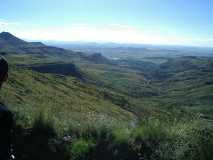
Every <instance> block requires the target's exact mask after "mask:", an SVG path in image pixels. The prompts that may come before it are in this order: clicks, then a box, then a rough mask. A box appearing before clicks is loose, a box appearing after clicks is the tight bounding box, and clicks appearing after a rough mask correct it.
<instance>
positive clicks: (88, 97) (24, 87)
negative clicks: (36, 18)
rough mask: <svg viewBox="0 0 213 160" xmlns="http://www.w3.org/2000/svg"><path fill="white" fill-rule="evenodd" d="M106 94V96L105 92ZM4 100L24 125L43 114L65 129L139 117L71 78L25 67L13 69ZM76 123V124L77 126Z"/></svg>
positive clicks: (97, 91) (3, 91) (3, 96)
mask: <svg viewBox="0 0 213 160" xmlns="http://www.w3.org/2000/svg"><path fill="white" fill-rule="evenodd" d="M105 94H106V93H105ZM1 100H2V101H3V102H4V103H5V104H7V105H8V106H9V108H11V109H12V110H13V111H14V112H15V113H16V114H17V115H16V116H17V117H16V118H17V120H18V121H19V122H20V123H22V125H24V126H30V125H31V124H32V122H33V120H34V118H35V117H36V116H38V115H39V114H44V115H45V116H46V117H47V118H50V119H51V120H54V122H55V123H56V124H57V126H58V125H59V126H58V127H60V128H63V129H65V128H66V127H68V126H69V125H71V124H73V123H74V124H76V123H80V124H82V125H83V123H87V122H88V123H91V124H92V123H94V122H95V121H97V120H99V119H101V121H102V122H101V123H105V122H104V121H106V122H107V123H108V122H109V123H110V122H113V123H114V121H116V122H119V121H120V122H122V123H123V122H126V123H127V124H128V123H130V122H131V121H133V122H134V121H135V120H136V117H135V116H134V115H133V114H132V113H130V112H128V111H127V110H124V109H122V107H121V106H119V105H116V104H113V102H112V101H110V100H107V99H105V98H104V94H103V93H102V92H101V91H99V90H98V89H96V88H95V87H94V86H90V85H86V84H83V83H81V82H79V81H77V80H76V79H75V78H72V77H60V76H54V75H51V74H42V73H37V72H33V71H30V70H27V69H23V68H21V69H20V68H16V67H15V68H14V67H12V68H11V72H10V79H9V81H8V83H7V84H6V85H5V86H4V90H2V93H1ZM74 124H73V125H74Z"/></svg>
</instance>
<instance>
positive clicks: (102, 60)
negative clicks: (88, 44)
mask: <svg viewBox="0 0 213 160" xmlns="http://www.w3.org/2000/svg"><path fill="white" fill-rule="evenodd" d="M86 59H87V60H89V61H91V62H93V63H96V64H115V62H113V61H112V60H110V59H108V58H106V57H104V56H103V55H102V54H101V53H94V54H92V55H88V56H87V57H86Z"/></svg>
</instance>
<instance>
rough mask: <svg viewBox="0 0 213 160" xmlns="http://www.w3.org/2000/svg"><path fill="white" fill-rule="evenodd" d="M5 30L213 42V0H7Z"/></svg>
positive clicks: (33, 35)
mask: <svg viewBox="0 0 213 160" xmlns="http://www.w3.org/2000/svg"><path fill="white" fill-rule="evenodd" d="M0 11H1V12H0V31H9V32H11V33H13V34H15V35H17V36H19V37H21V38H25V39H30V40H58V41H103V42H120V43H154V44H179V45H195V46H196V45H197V46H213V0H2V1H1V5H0Z"/></svg>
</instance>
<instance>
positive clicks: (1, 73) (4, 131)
mask: <svg viewBox="0 0 213 160" xmlns="http://www.w3.org/2000/svg"><path fill="white" fill-rule="evenodd" d="M7 78H8V63H7V61H6V60H5V59H4V58H3V57H0V88H1V87H2V85H3V83H4V82H5V81H6V80H7ZM12 125H13V115H12V113H11V112H10V110H9V109H7V107H6V106H5V105H4V104H3V103H0V160H9V158H10V146H11V130H12Z"/></svg>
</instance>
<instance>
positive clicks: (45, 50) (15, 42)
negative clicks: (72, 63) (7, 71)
mask: <svg viewBox="0 0 213 160" xmlns="http://www.w3.org/2000/svg"><path fill="white" fill-rule="evenodd" d="M0 52H1V53H2V52H7V53H8V52H9V53H30V54H34V53H40V54H54V55H55V54H60V55H61V56H62V55H64V54H65V55H66V54H71V53H73V52H72V51H69V50H66V49H62V48H58V47H52V46H47V45H45V44H43V43H41V42H26V41H24V40H21V39H19V38H17V37H16V36H14V35H12V34H11V33H9V32H2V33H0Z"/></svg>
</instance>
